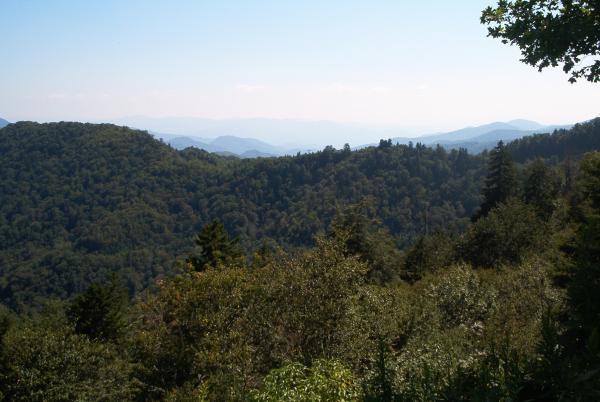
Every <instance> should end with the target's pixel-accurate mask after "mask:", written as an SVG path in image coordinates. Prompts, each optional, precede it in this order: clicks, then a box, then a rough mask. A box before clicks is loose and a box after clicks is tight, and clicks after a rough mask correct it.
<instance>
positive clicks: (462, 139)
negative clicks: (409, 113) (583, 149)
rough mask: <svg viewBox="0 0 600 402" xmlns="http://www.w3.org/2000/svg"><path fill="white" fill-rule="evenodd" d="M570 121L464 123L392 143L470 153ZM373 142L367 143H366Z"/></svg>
mask: <svg viewBox="0 0 600 402" xmlns="http://www.w3.org/2000/svg"><path fill="white" fill-rule="evenodd" d="M571 127H573V125H572V124H567V125H550V126H544V125H542V124H540V123H537V122H535V121H531V120H523V119H518V120H511V121H509V122H494V123H489V124H484V125H482V126H475V127H465V128H461V129H459V130H454V131H449V132H446V133H438V134H431V135H425V136H421V137H395V138H392V139H391V140H392V143H393V144H408V143H410V142H413V143H421V144H424V145H429V146H435V145H440V146H443V147H444V148H446V149H458V148H464V149H466V150H468V151H469V152H471V153H479V152H482V151H484V150H486V149H491V148H493V147H494V146H495V145H496V144H497V143H498V141H504V142H508V141H513V140H516V139H519V138H523V137H527V136H530V135H534V134H549V133H552V132H554V131H555V130H559V129H569V128H571ZM371 145H376V144H368V145H367V146H371Z"/></svg>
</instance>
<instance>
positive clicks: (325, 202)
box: [0, 119, 600, 401]
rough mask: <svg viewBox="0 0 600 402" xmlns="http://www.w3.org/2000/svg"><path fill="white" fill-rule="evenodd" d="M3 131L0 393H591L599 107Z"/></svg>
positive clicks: (597, 387) (599, 262)
mask: <svg viewBox="0 0 600 402" xmlns="http://www.w3.org/2000/svg"><path fill="white" fill-rule="evenodd" d="M0 140H1V141H0V159H1V160H0V162H1V164H0V166H2V175H1V178H2V182H1V184H0V186H1V193H0V194H1V195H0V196H1V197H2V199H1V200H0V201H1V203H0V208H1V212H2V214H1V215H0V219H1V221H0V223H1V226H0V237H1V243H0V244H1V247H2V249H1V254H0V264H1V265H0V269H1V274H2V277H1V282H0V283H1V286H2V297H3V303H4V306H0V307H1V308H0V340H1V342H0V400H1V399H2V398H4V399H5V400H10V401H71V400H81V401H117V400H118V401H126V400H131V401H136V400H139V401H142V400H156V401H158V400H163V401H473V400H475V401H500V400H503V401H561V400H564V401H594V400H597V399H598V395H599V392H600V335H599V334H600V325H599V323H600V308H599V306H600V300H599V299H598V297H599V296H598V295H599V293H598V291H597V290H598V288H599V285H600V272H599V271H598V270H599V267H600V247H599V245H600V238H599V233H600V230H599V229H598V228H599V222H600V218H599V217H600V152H597V150H600V119H596V120H593V121H591V122H588V123H584V124H580V125H577V126H575V127H574V128H573V129H572V130H561V131H557V132H555V133H554V134H551V135H541V136H534V137H531V138H526V139H523V140H519V141H515V142H512V143H509V144H506V145H505V144H503V143H499V144H498V145H497V146H496V147H495V148H494V149H493V150H490V151H489V152H484V153H483V154H480V155H469V154H468V153H467V152H465V151H462V150H461V151H451V152H447V151H445V150H444V149H442V148H441V147H437V148H428V147H425V146H422V145H420V144H416V145H412V144H411V145H408V146H403V145H392V144H391V142H390V141H384V140H382V141H381V142H380V144H379V146H378V147H373V148H369V149H364V150H360V151H350V150H349V149H348V148H347V147H346V148H345V149H342V150H335V149H333V148H330V147H328V148H326V149H324V150H323V151H322V152H318V153H314V154H307V155H297V156H294V157H285V158H273V159H270V158H269V159H257V160H238V159H230V158H225V157H219V156H215V155H212V154H209V153H206V152H203V151H200V150H196V149H187V150H184V151H176V150H174V149H172V148H170V147H168V146H166V145H164V144H162V143H160V142H158V141H155V140H154V139H152V138H151V137H150V136H149V135H148V134H147V133H144V132H140V131H134V130H130V129H127V128H121V127H116V126H112V125H89V124H79V123H56V124H34V123H17V124H12V125H9V126H7V127H6V128H4V129H2V130H0Z"/></svg>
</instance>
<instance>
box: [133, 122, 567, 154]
mask: <svg viewBox="0 0 600 402" xmlns="http://www.w3.org/2000/svg"><path fill="white" fill-rule="evenodd" d="M169 121H172V122H173V125H172V126H171V128H172V129H173V130H176V131H178V132H182V131H183V132H192V131H193V127H194V124H197V126H196V127H198V129H197V130H196V132H198V133H199V135H202V137H200V136H198V135H192V134H190V135H181V134H164V133H162V132H153V131H150V132H151V133H152V134H153V135H154V136H155V137H156V138H162V139H163V141H164V142H166V143H168V144H169V145H171V146H172V147H174V148H176V149H179V150H182V149H185V148H187V147H195V148H199V149H204V150H205V151H208V152H213V153H218V154H229V155H230V156H232V155H231V154H234V155H233V156H238V157H240V158H254V157H274V156H284V155H295V154H297V153H298V152H300V153H306V152H313V151H315V150H318V149H322V148H323V146H314V145H305V146H301V147H286V146H277V145H273V144H270V143H268V142H266V141H262V140H259V139H256V138H253V137H241V136H238V135H231V134H224V135H219V136H217V137H216V138H213V139H210V138H206V136H207V135H208V136H210V135H212V134H218V133H231V132H236V133H238V132H239V133H240V134H241V135H248V134H249V133H250V134H251V133H254V134H256V135H259V133H261V132H262V131H260V130H264V131H266V132H270V133H271V135H273V134H274V133H275V132H276V131H277V130H280V135H279V137H280V138H283V137H290V136H291V137H297V136H298V135H299V133H300V131H301V130H306V136H303V137H302V138H312V137H311V136H313V135H314V134H315V133H314V132H312V131H311V130H316V133H317V134H318V135H321V137H322V138H321V141H323V138H328V139H330V140H332V141H331V142H332V143H335V142H336V141H338V142H339V138H341V137H340V135H341V133H343V130H347V137H346V138H347V141H345V142H348V143H350V140H349V139H350V138H352V136H353V135H356V133H357V131H356V130H357V129H358V128H357V127H356V126H352V125H348V126H344V125H341V124H337V123H332V122H306V121H295V120H270V119H237V120H236V119H233V120H224V121H211V120H208V119H191V118H190V119H187V120H186V119H175V118H172V119H155V120H152V119H147V121H146V123H147V124H149V125H151V126H149V127H144V126H138V128H140V129H150V128H151V127H157V126H158V127H162V128H166V129H168V128H169V126H168V124H167V123H168V122H169ZM157 122H160V124H159V123H157ZM325 123H328V124H325ZM571 127H572V125H571V124H569V125H543V124H540V123H538V122H535V121H532V120H525V119H516V120H511V121H508V122H493V123H489V124H484V125H481V126H471V127H464V128H461V129H458V130H453V131H449V132H443V133H435V134H430V135H425V136H411V137H399V136H393V134H394V131H393V130H392V129H382V130H380V131H376V133H377V135H380V138H382V139H386V138H391V139H392V143H394V144H408V143H410V142H413V143H422V144H425V145H430V146H435V145H438V144H439V145H441V146H443V147H444V148H446V149H458V148H465V149H467V150H468V151H469V152H471V153H479V152H482V151H484V150H485V149H491V148H492V147H494V146H495V145H496V144H497V143H498V141H501V140H502V141H505V142H506V141H512V140H515V139H518V138H522V137H525V136H528V135H533V134H546V133H551V132H553V131H554V130H556V129H561V128H565V129H567V128H571ZM365 130H367V129H365ZM397 131H398V130H396V132H397ZM373 145H377V144H376V143H370V144H365V145H361V146H355V147H353V148H354V149H361V148H365V147H368V146H373Z"/></svg>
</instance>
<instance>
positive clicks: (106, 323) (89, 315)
mask: <svg viewBox="0 0 600 402" xmlns="http://www.w3.org/2000/svg"><path fill="white" fill-rule="evenodd" d="M127 301H128V293H127V289H126V288H125V287H124V286H123V285H122V284H121V283H120V282H119V281H118V280H117V278H116V277H115V276H113V277H112V279H111V280H110V282H109V283H107V284H101V283H94V284H92V285H91V286H90V287H89V288H88V289H87V290H86V291H85V292H83V293H82V294H80V295H79V296H77V297H76V298H75V299H74V300H73V301H72V302H71V304H70V306H69V307H68V310H67V314H68V316H69V318H70V319H71V321H72V322H73V324H74V326H75V332H77V333H79V334H83V335H87V336H88V337H89V338H90V339H93V340H101V341H111V340H115V339H117V338H119V336H120V335H121V333H122V330H123V327H124V325H125V319H124V312H125V307H126V305H127Z"/></svg>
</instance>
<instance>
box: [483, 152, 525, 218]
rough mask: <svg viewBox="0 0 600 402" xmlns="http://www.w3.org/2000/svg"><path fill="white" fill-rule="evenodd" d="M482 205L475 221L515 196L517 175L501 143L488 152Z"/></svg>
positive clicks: (508, 154)
mask: <svg viewBox="0 0 600 402" xmlns="http://www.w3.org/2000/svg"><path fill="white" fill-rule="evenodd" d="M489 158H490V159H489V163H488V174H487V178H486V180H485V188H484V189H483V197H484V199H483V203H482V204H481V208H480V209H479V211H478V212H477V214H476V215H475V220H476V219H479V218H481V217H482V216H486V215H487V214H488V212H490V210H491V209H492V208H494V207H495V206H496V205H498V204H499V203H501V202H505V201H506V200H507V199H508V198H510V197H511V196H514V195H516V194H517V192H518V191H517V175H516V172H515V167H514V164H513V161H512V158H511V156H510V152H509V151H508V149H507V148H506V147H505V146H504V143H503V142H502V141H500V142H498V145H496V147H495V148H494V149H493V150H492V151H491V152H490V156H489Z"/></svg>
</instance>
